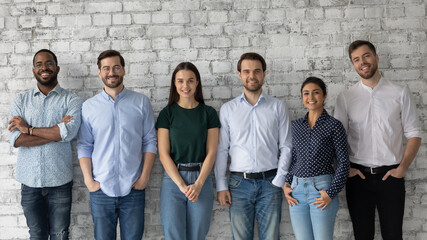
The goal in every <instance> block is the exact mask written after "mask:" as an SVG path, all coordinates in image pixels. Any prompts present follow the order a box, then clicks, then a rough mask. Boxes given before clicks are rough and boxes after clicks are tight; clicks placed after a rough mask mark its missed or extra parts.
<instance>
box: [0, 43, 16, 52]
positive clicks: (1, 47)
mask: <svg viewBox="0 0 427 240" xmlns="http://www.w3.org/2000/svg"><path fill="white" fill-rule="evenodd" d="M12 52H13V44H12V43H2V42H0V53H12Z"/></svg>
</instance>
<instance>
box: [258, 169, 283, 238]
mask: <svg viewBox="0 0 427 240" xmlns="http://www.w3.org/2000/svg"><path fill="white" fill-rule="evenodd" d="M272 180H273V177H270V178H267V179H265V180H258V181H257V182H258V183H259V184H260V185H259V188H258V193H257V198H256V205H255V209H256V218H257V222H258V230H259V231H258V234H259V238H260V239H279V237H280V231H279V229H280V220H281V217H282V200H283V193H282V192H283V191H282V188H279V187H276V186H275V185H273V184H272V183H271V182H272Z"/></svg>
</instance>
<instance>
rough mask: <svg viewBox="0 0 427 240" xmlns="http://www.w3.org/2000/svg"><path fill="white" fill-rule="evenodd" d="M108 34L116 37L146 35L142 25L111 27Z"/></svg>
mask: <svg viewBox="0 0 427 240" xmlns="http://www.w3.org/2000/svg"><path fill="white" fill-rule="evenodd" d="M108 35H109V36H110V37H114V38H128V37H129V38H137V37H141V36H144V35H145V28H144V27H141V26H127V27H111V28H110V31H109V32H108Z"/></svg>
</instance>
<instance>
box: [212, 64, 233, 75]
mask: <svg viewBox="0 0 427 240" xmlns="http://www.w3.org/2000/svg"><path fill="white" fill-rule="evenodd" d="M231 66H232V65H231V63H230V62H212V73H214V74H215V73H229V72H231V69H232V67H231Z"/></svg>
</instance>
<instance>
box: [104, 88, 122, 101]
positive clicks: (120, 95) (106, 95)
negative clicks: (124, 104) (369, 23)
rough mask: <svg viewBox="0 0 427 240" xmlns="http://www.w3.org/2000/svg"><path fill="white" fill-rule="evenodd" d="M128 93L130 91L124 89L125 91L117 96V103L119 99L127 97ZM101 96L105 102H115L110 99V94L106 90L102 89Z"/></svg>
mask: <svg viewBox="0 0 427 240" xmlns="http://www.w3.org/2000/svg"><path fill="white" fill-rule="evenodd" d="M127 91H128V90H127V89H126V87H123V90H122V91H121V92H120V93H119V95H117V97H116V101H117V100H118V99H120V98H122V97H123V96H125V95H126V93H127ZM101 96H102V97H103V98H104V99H105V100H107V101H113V102H114V100H113V99H112V98H111V97H110V95H108V94H107V93H106V92H105V89H102V92H101Z"/></svg>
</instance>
